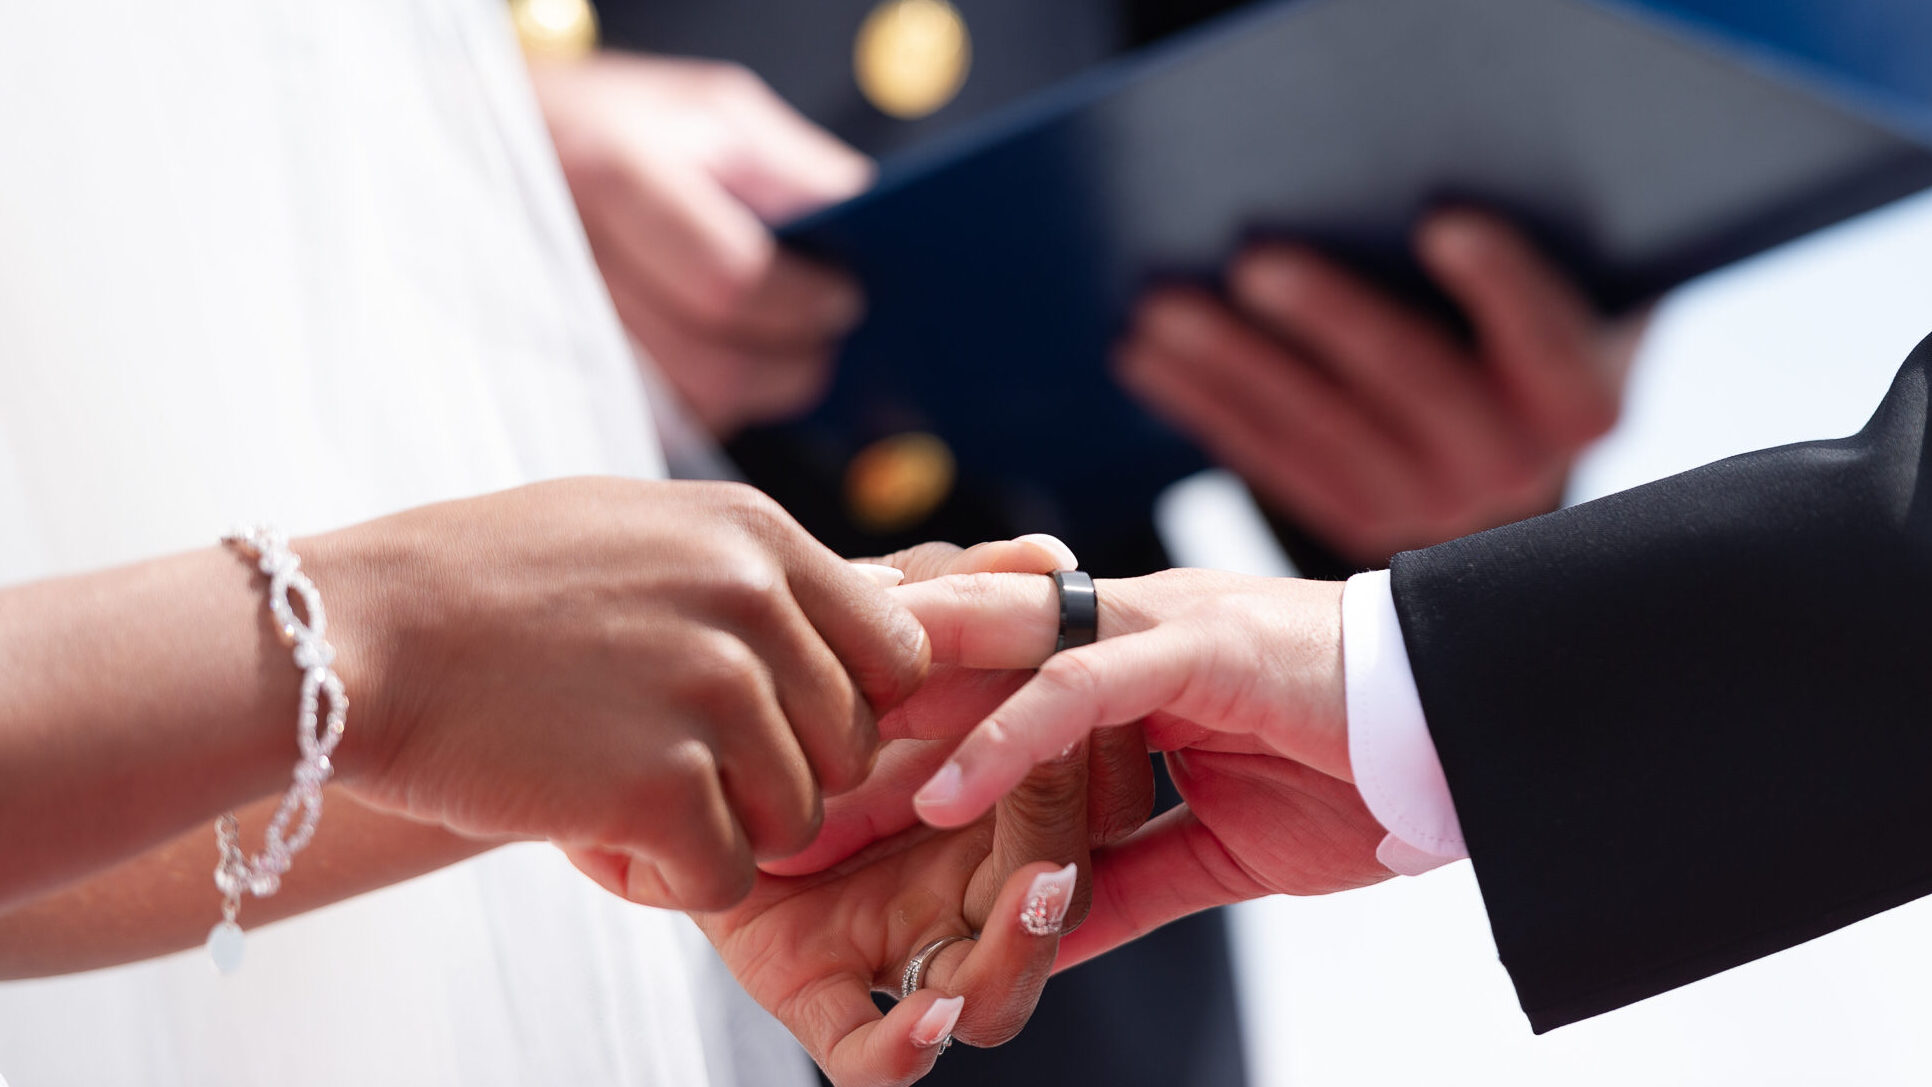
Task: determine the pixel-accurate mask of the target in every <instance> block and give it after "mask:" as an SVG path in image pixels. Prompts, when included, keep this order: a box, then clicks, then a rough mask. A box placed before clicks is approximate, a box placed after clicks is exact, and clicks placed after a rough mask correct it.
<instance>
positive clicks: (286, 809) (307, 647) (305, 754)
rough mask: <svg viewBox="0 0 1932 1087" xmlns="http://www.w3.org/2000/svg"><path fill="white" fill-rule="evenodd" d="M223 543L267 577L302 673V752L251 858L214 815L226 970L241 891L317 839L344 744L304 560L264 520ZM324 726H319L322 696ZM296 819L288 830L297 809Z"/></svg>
mask: <svg viewBox="0 0 1932 1087" xmlns="http://www.w3.org/2000/svg"><path fill="white" fill-rule="evenodd" d="M221 542H222V543H224V544H226V545H228V546H229V547H232V548H234V549H235V550H236V551H237V552H239V553H241V554H242V555H243V556H245V557H246V558H248V559H249V560H251V561H253V562H254V563H255V564H256V566H258V567H259V568H260V569H261V571H262V573H263V574H265V575H267V577H268V610H269V614H270V615H272V616H273V617H274V619H275V627H276V629H277V630H278V631H279V632H280V633H281V636H282V642H283V644H284V645H288V646H291V647H293V648H294V650H295V667H296V668H298V669H300V670H301V672H302V698H301V702H300V704H299V708H298V710H297V711H296V717H295V742H296V744H297V746H298V747H300V748H301V752H302V757H301V758H300V759H298V760H297V761H296V763H295V780H294V781H293V782H292V783H290V785H289V787H288V792H286V793H284V794H283V795H282V803H281V806H280V807H277V808H276V809H275V817H274V818H273V819H271V820H270V821H269V824H268V830H267V832H266V833H265V834H264V835H263V841H262V851H261V852H260V853H257V854H255V855H254V856H253V857H248V856H244V855H243V853H242V849H241V824H240V822H239V821H238V820H237V819H236V818H235V813H234V812H228V813H227V814H225V815H223V816H222V817H221V818H219V819H217V820H215V844H216V845H217V846H219V847H220V849H221V860H220V862H218V863H217V864H216V865H215V889H216V890H218V891H220V892H221V920H220V921H219V922H217V923H216V925H215V927H214V928H212V929H210V930H209V932H208V954H209V956H210V957H212V958H213V959H214V961H215V968H216V969H218V970H220V971H221V972H222V973H224V974H232V973H234V972H235V971H236V970H238V969H240V968H241V961H242V930H241V926H240V925H238V924H236V923H235V917H236V915H238V914H239V913H240V912H241V897H242V893H243V892H247V893H248V894H251V895H254V896H255V897H256V898H267V897H268V896H269V895H272V894H274V893H275V892H276V891H278V890H280V889H281V887H282V874H283V873H284V872H287V871H288V870H289V864H290V862H291V861H292V860H293V858H294V857H295V855H296V854H297V853H300V852H301V851H302V850H303V849H304V848H305V847H306V846H307V845H308V844H309V841H310V839H312V838H314V837H315V825H316V823H317V822H319V821H320V820H321V818H322V786H323V785H324V784H326V783H327V782H328V780H329V776H330V775H331V774H332V773H334V772H335V767H334V765H333V764H332V763H330V762H329V755H330V754H331V753H332V752H334V751H335V745H336V744H338V743H340V742H341V741H342V729H343V725H344V723H345V722H346V721H347V719H348V716H349V698H348V695H346V694H345V693H344V692H343V690H342V679H341V677H340V676H337V675H336V674H335V667H334V665H335V649H334V647H333V646H331V645H329V643H328V640H327V639H326V638H324V637H323V635H324V634H325V633H326V632H327V631H328V626H329V620H328V617H327V615H325V614H324V613H323V611H322V594H321V593H319V592H317V591H316V588H315V583H314V582H313V581H310V580H309V577H308V575H307V574H304V573H303V572H302V560H301V559H299V558H296V557H295V552H293V551H290V550H289V548H288V538H287V537H286V536H284V535H282V533H281V532H279V531H278V530H276V529H275V528H273V527H270V526H268V525H252V526H249V527H246V528H240V529H236V530H235V531H233V532H230V533H228V534H227V535H225V536H223V537H222V538H221ZM293 597H300V598H301V602H302V615H301V616H300V617H297V616H296V614H295V604H294V600H293ZM325 698H326V699H327V700H328V715H327V718H326V719H327V721H328V724H327V725H324V726H322V727H320V728H319V729H318V727H317V725H318V717H319V716H320V710H321V707H322V702H323V700H324V699H325ZM297 811H300V812H301V813H302V821H301V823H300V825H298V826H297V827H296V828H295V832H294V833H293V834H291V833H289V822H290V820H292V819H294V818H295V813H296V812H297Z"/></svg>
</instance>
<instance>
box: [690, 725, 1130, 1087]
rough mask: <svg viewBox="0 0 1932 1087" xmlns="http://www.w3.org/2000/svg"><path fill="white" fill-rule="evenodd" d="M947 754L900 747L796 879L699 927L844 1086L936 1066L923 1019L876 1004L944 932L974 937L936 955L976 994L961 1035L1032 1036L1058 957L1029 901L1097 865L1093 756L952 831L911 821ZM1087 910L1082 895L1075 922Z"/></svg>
mask: <svg viewBox="0 0 1932 1087" xmlns="http://www.w3.org/2000/svg"><path fill="white" fill-rule="evenodd" d="M946 750H947V745H945V744H943V743H932V742H922V741H913V740H901V741H897V742H894V743H891V744H888V745H887V746H886V748H885V749H884V752H883V753H882V755H881V758H880V762H879V765H878V767H877V768H876V770H875V771H874V774H873V777H872V779H871V780H869V781H868V782H867V784H866V785H865V786H864V787H862V788H861V789H860V790H859V791H858V792H855V793H853V794H849V795H847V796H844V797H839V798H837V799H836V800H834V801H833V802H832V803H831V804H830V805H828V808H827V812H826V830H825V832H824V833H823V834H822V835H821V843H820V844H819V845H817V846H815V847H814V848H813V849H811V850H808V851H807V853H806V854H803V855H801V856H800V857H797V858H792V860H791V861H789V862H787V864H788V865H789V867H787V866H783V865H781V866H779V867H785V871H786V873H787V874H784V875H780V874H775V873H772V872H761V873H760V874H759V876H758V880H757V883H756V884H755V885H754V887H753V888H752V891H751V894H750V895H749V896H748V897H747V898H746V899H745V900H744V901H743V902H741V903H740V904H739V905H738V906H736V907H734V908H732V909H730V910H727V911H724V912H721V913H714V914H702V915H694V916H695V917H696V920H697V922H698V925H699V927H701V928H702V929H703V930H704V932H705V935H706V936H707V937H708V938H709V939H710V940H711V942H712V944H713V945H714V946H715V947H716V948H717V950H718V953H719V955H720V956H721V957H722V958H723V959H724V962H725V964H726V966H728V967H729V968H730V969H731V972H732V973H733V974H734V975H735V976H736V977H737V979H738V981H739V983H740V984H741V985H743V986H744V988H745V990H746V991H747V992H749V993H750V994H751V995H752V997H753V998H754V999H756V1000H757V1001H758V1002H759V1003H760V1004H761V1005H763V1006H764V1007H765V1008H767V1009H769V1010H770V1011H771V1012H772V1013H773V1014H775V1015H776V1016H778V1018H779V1019H780V1020H782V1021H783V1022H784V1023H785V1025H786V1026H787V1027H789V1028H790V1029H791V1030H792V1032H793V1033H794V1034H796V1035H798V1037H799V1039H800V1040H801V1041H803V1042H804V1043H805V1046H806V1048H807V1049H809V1050H810V1051H811V1053H812V1055H813V1057H814V1059H816V1060H817V1061H818V1062H819V1064H820V1066H821V1067H823V1068H825V1070H826V1071H827V1073H828V1074H829V1075H830V1076H831V1077H832V1079H833V1080H834V1082H837V1083H839V1084H841V1085H846V1084H863V1085H883V1084H898V1083H909V1082H911V1081H912V1080H913V1079H916V1078H918V1076H919V1075H921V1074H923V1073H924V1071H925V1069H926V1068H927V1067H929V1066H930V1063H931V1059H932V1056H933V1053H932V1052H931V1051H930V1050H926V1051H917V1050H909V1049H907V1048H906V1046H905V1045H904V1044H903V1042H904V1038H905V1028H906V1027H907V1026H908V1023H907V1022H905V1021H903V1020H905V1019H906V1018H907V1017H909V1016H915V1015H916V1014H917V1013H918V1011H919V1008H918V1007H915V1008H912V1009H908V1010H907V1011H906V1012H904V1013H900V1012H895V1013H893V1015H894V1018H895V1019H897V1020H900V1021H898V1022H896V1024H895V1023H893V1021H892V1020H888V1021H887V1023H886V1024H882V1023H881V1019H880V1014H879V1012H878V1011H877V1009H876V1008H875V1007H874V1005H873V1003H872V993H874V992H879V991H883V992H888V993H893V994H896V993H897V992H898V991H899V984H900V973H901V971H902V970H903V969H904V967H905V964H906V961H907V960H908V959H909V958H910V957H911V956H912V955H913V954H914V953H915V952H917V951H918V950H919V949H920V948H922V947H925V946H926V945H927V944H929V943H931V942H932V941H934V940H936V939H938V938H940V937H943V936H964V935H968V934H972V935H973V937H974V938H973V939H972V940H971V941H969V942H961V943H957V944H953V945H951V946H949V947H948V948H946V949H945V950H944V951H942V952H941V953H939V954H938V955H935V956H934V957H933V958H932V959H931V961H930V962H929V964H928V966H927V970H926V974H925V978H924V982H925V987H926V988H928V989H932V990H936V991H937V993H939V994H945V995H947V996H963V997H965V998H966V1002H965V1006H964V1008H963V1009H962V1010H961V1012H960V1018H959V1020H958V1022H957V1023H956V1024H955V1026H954V1027H953V1034H954V1036H955V1037H957V1038H959V1039H960V1040H962V1041H966V1042H969V1043H972V1044H974V1045H997V1044H999V1043H1001V1042H1004V1041H1006V1040H1007V1039H1008V1038H1011V1037H1012V1036H1013V1035H1014V1034H1015V1033H1017V1032H1018V1031H1019V1029H1020V1027H1021V1026H1022V1025H1024V1024H1025V1022H1026V1019H1027V1017H1028V1016H1029V1015H1030V1014H1031V1013H1032V1010H1033V1005H1034V1003H1035V1001H1036V1000H1037V999H1038V996H1039V991H1040V989H1041V987H1042V986H1043V985H1044V984H1045V982H1046V979H1047V976H1048V974H1049V973H1050V972H1051V969H1052V963H1053V956H1054V952H1055V950H1056V949H1057V946H1058V940H1057V938H1055V937H1054V936H1052V935H1051V934H1049V935H1045V936H1042V935H1037V934H1029V933H1028V932H1027V931H1025V930H1024V929H1023V927H1022V926H1021V924H1020V915H1021V909H1022V906H1023V904H1024V903H1025V902H1026V900H1027V895H1028V891H1029V889H1030V887H1031V885H1032V883H1033V880H1034V878H1035V877H1036V876H1039V875H1041V874H1043V873H1050V872H1053V871H1055V870H1056V869H1058V868H1060V867H1061V866H1062V865H1063V864H1065V863H1067V862H1075V863H1078V864H1080V865H1081V866H1082V867H1083V868H1084V867H1085V865H1086V863H1087V860H1088V856H1087V841H1088V828H1087V821H1086V811H1087V805H1086V790H1087V769H1088V763H1087V759H1086V758H1085V752H1084V751H1083V752H1082V753H1081V754H1080V756H1079V757H1076V758H1072V759H1067V760H1061V761H1060V762H1058V763H1055V764H1049V765H1047V766H1043V767H1041V768H1040V769H1038V770H1036V771H1035V772H1034V773H1033V774H1031V775H1029V776H1028V778H1027V780H1026V781H1025V782H1024V783H1023V784H1022V785H1021V786H1020V788H1019V789H1018V790H1016V791H1015V793H1014V795H1013V796H1012V797H1011V798H1009V799H1008V800H1006V801H1005V802H1003V803H1002V804H1001V805H1000V806H999V807H998V808H997V809H995V811H993V812H991V813H989V814H988V815H987V816H986V817H984V818H982V819H979V820H977V821H975V822H973V823H971V824H968V825H967V826H964V827H960V828H958V829H955V830H947V831H940V830H933V829H931V828H929V827H925V826H923V825H920V824H919V823H918V822H917V820H916V819H914V818H913V817H912V815H911V803H910V800H909V796H910V786H909V785H907V784H906V782H908V781H917V780H921V779H923V777H924V776H925V775H926V774H928V773H930V772H931V770H932V767H933V766H934V765H935V764H936V761H937V760H938V759H940V758H942V757H943V756H944V754H945V752H946ZM1144 761H1145V760H1143V762H1144ZM901 809H903V810H901ZM874 839H876V840H874ZM861 845H862V848H859V847H860V846H861ZM855 850H856V851H855ZM835 858H836V863H833V861H834V859H835ZM809 869H819V870H816V871H812V870H809ZM1083 902H1084V895H1083V894H1081V893H1078V892H1076V894H1075V896H1074V898H1073V900H1072V901H1071V903H1070V905H1071V912H1070V913H1069V918H1070V919H1072V920H1077V919H1078V918H1079V917H1080V916H1081V915H1082V914H1083V913H1084V906H1083V905H1082V903H1083ZM931 996H933V994H926V993H922V994H920V996H919V997H916V998H915V1000H914V1001H912V1002H908V1003H917V1002H920V1001H927V1000H928V999H929V998H930V997H931ZM920 1006H921V1007H923V1006H925V1005H923V1004H922V1005H920ZM882 1025H886V1026H889V1029H885V1030H882V1029H880V1028H881V1026H882Z"/></svg>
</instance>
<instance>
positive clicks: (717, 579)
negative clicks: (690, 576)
mask: <svg viewBox="0 0 1932 1087" xmlns="http://www.w3.org/2000/svg"><path fill="white" fill-rule="evenodd" d="M707 589H708V597H709V600H710V603H711V606H712V608H713V609H714V611H715V613H716V614H717V615H719V616H720V617H722V618H723V619H724V620H725V621H727V622H735V623H742V624H747V625H755V624H762V623H764V622H766V621H768V620H770V619H771V618H772V617H773V616H775V615H776V614H777V613H778V611H779V602H780V598H781V597H782V596H783V594H784V593H785V591H786V590H785V578H784V575H783V574H782V573H780V572H779V570H778V569H777V567H776V566H775V565H774V564H773V563H772V562H771V560H770V559H768V558H766V557H765V556H764V555H761V554H758V553H756V552H750V553H746V554H739V555H721V556H719V559H718V566H717V568H716V569H715V570H713V571H712V574H711V577H710V579H709V584H708V586H707ZM707 650H708V651H707V654H706V655H707V656H715V657H717V658H718V659H720V660H724V661H737V660H739V659H740V658H742V657H744V656H745V655H746V654H749V653H750V652H751V651H750V649H749V647H747V646H745V645H744V644H743V643H742V642H740V643H738V645H737V646H736V647H729V646H726V645H725V644H723V643H722V642H719V643H714V644H712V645H710V646H709V647H707ZM754 659H755V658H754Z"/></svg>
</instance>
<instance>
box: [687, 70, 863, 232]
mask: <svg viewBox="0 0 1932 1087" xmlns="http://www.w3.org/2000/svg"><path fill="white" fill-rule="evenodd" d="M735 112H736V113H737V117H736V118H735V120H736V122H737V126H738V128H739V131H740V134H741V135H742V136H743V137H744V138H743V139H741V140H739V141H737V145H736V152H737V153H736V154H734V155H733V156H732V157H731V160H730V161H729V162H726V163H725V164H723V168H722V170H721V173H720V177H719V180H720V181H721V182H722V183H723V184H724V186H725V187H726V188H727V189H729V190H730V191H731V193H732V195H734V196H736V197H737V198H738V199H740V200H742V201H744V203H745V206H747V207H749V208H751V209H752V211H754V212H756V213H757V215H758V217H759V218H760V219H763V220H764V221H765V222H767V223H783V222H785V221H786V220H789V219H795V218H797V217H798V216H801V215H804V214H806V213H807V212H811V211H816V210H817V209H819V208H822V207H825V206H827V205H829V204H836V203H838V202H839V201H841V200H846V199H849V198H851V197H853V196H857V195H858V194H859V193H861V192H863V191H864V190H865V189H866V188H867V187H868V186H869V185H871V184H872V178H873V175H874V173H875V169H874V166H873V164H872V160H871V159H869V158H867V157H866V156H865V155H862V154H860V153H859V152H858V151H856V150H854V149H853V148H851V147H849V146H847V145H846V144H845V143H844V142H843V141H841V140H840V139H839V138H838V137H836V136H834V135H832V134H831V133H830V132H827V131H825V130H824V129H822V128H820V127H819V126H817V125H815V124H813V123H812V122H811V121H809V120H807V119H806V118H805V117H804V116H803V115H802V114H800V113H799V112H798V111H797V110H795V109H793V108H792V107H791V106H790V104H788V103H787V102H786V101H785V100H784V99H782V98H780V97H778V95H777V94H776V93H775V92H773V91H771V90H770V89H769V88H766V87H762V86H761V87H760V88H758V93H754V94H748V95H746V96H745V97H744V98H743V99H742V100H741V101H740V102H739V103H738V107H737V109H736V111H735Z"/></svg>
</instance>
